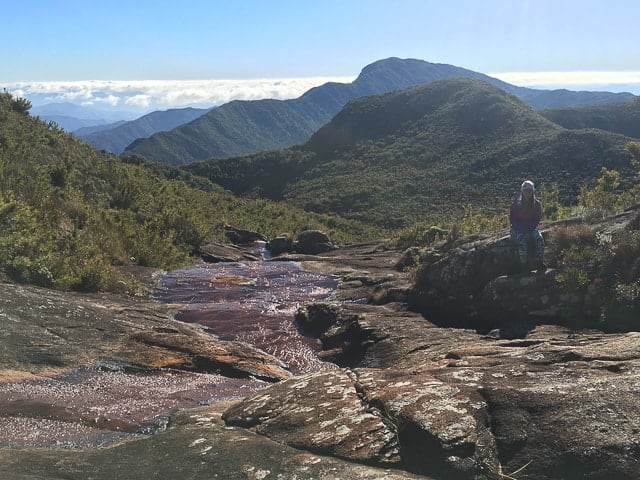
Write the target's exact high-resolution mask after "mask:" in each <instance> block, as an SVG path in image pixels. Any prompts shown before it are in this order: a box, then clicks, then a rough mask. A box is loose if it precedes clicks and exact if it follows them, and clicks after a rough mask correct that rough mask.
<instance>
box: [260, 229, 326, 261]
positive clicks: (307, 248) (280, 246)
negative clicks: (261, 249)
mask: <svg viewBox="0 0 640 480" xmlns="http://www.w3.org/2000/svg"><path fill="white" fill-rule="evenodd" d="M266 248H267V250H269V251H270V252H271V254H272V255H274V256H275V255H280V254H282V253H292V252H295V253H299V254H302V255H317V254H319V253H325V252H329V251H331V250H334V249H336V248H337V247H336V246H335V245H334V244H333V243H331V239H330V238H329V235H327V234H326V233H325V232H322V231H320V230H305V231H304V232H301V233H300V235H298V238H296V240H295V241H294V240H292V239H291V238H290V237H289V235H288V234H282V235H280V236H278V237H275V238H273V239H271V240H270V241H269V242H267V247H266Z"/></svg>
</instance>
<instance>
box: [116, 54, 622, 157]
mask: <svg viewBox="0 0 640 480" xmlns="http://www.w3.org/2000/svg"><path fill="white" fill-rule="evenodd" d="M456 77H465V78H477V79H482V80H484V81H486V82H488V83H491V84H493V85H496V86H498V87H500V88H501V89H503V90H505V91H507V92H510V93H513V94H515V95H517V96H519V97H520V98H522V99H523V100H525V102H527V103H529V104H530V105H532V106H534V108H549V106H558V107H560V106H562V107H564V106H567V105H584V104H594V103H604V102H615V101H626V100H628V99H629V98H632V97H633V95H631V94H614V93H607V92H569V91H563V90H555V91H545V90H534V89H528V88H523V87H516V86H514V85H510V84H508V83H505V82H502V81H500V80H498V79H495V78H492V77H489V76H487V75H484V74H482V73H478V72H474V71H471V70H467V69H464V68H460V67H455V66H453V65H446V64H436V63H429V62H425V61H422V60H416V59H399V58H388V59H385V60H380V61H377V62H374V63H372V64H371V65H368V66H366V67H365V68H364V69H363V70H362V72H361V73H360V75H359V76H358V78H357V79H356V80H354V81H353V82H352V83H349V84H341V83H327V84H325V85H322V86H320V87H316V88H313V89H311V90H309V91H308V92H307V93H305V94H304V95H302V96H301V97H299V98H296V99H293V100H285V101H277V100H266V101H264V100H261V101H244V102H231V103H229V104H225V105H222V106H220V107H218V108H214V109H212V110H211V111H209V112H208V113H206V114H205V115H203V116H202V117H200V118H198V119H196V120H194V121H193V122H190V123H187V124H185V125H182V126H180V127H178V128H176V129H174V130H172V131H170V132H163V133H158V134H155V135H153V136H151V137H150V138H145V139H139V140H136V141H135V142H133V143H132V144H131V145H129V146H128V147H127V148H126V151H127V152H130V153H136V154H139V155H143V156H145V157H146V158H149V159H152V160H155V161H158V162H163V163H169V164H172V165H181V164H185V163H190V162H193V161H198V160H206V159H208V158H212V157H216V158H223V157H229V156H234V155H245V154H250V153H254V152H259V151H263V150H269V149H275V148H284V147H288V146H291V145H295V144H299V143H302V142H305V141H306V140H308V139H309V137H310V136H311V135H312V134H313V133H314V132H316V131H317V130H318V129H319V128H320V127H321V126H322V125H324V124H326V123H327V122H328V121H329V120H330V119H331V118H332V117H333V116H334V115H335V114H336V113H338V111H340V109H341V108H342V107H343V106H344V105H345V104H346V103H347V102H348V101H350V100H352V99H354V98H358V97H362V96H367V95H375V94H380V93H385V92H390V91H394V90H400V89H404V88H407V87H410V86H414V85H418V84H422V83H428V82H432V81H435V80H442V79H447V78H456Z"/></svg>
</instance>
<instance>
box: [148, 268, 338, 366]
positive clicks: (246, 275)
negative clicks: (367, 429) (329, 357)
mask: <svg viewBox="0 0 640 480" xmlns="http://www.w3.org/2000/svg"><path fill="white" fill-rule="evenodd" d="M159 283H160V288H159V289H158V292H157V293H156V298H157V299H158V300H160V301H163V302H169V303H178V304H183V305H184V307H183V308H182V309H181V310H180V312H179V313H178V314H177V315H176V319H178V320H181V321H184V322H188V323H197V324H199V325H202V326H204V327H205V328H206V329H207V330H208V331H209V332H210V333H211V334H213V335H215V336H216V337H218V338H220V339H221V340H231V341H243V342H247V343H249V344H251V345H253V346H255V347H257V348H259V349H261V350H263V351H265V352H267V353H269V354H271V355H274V356H276V357H278V358H279V359H280V360H282V361H284V362H285V363H287V365H289V368H290V370H291V371H292V372H293V373H295V374H299V373H308V372H314V371H320V370H325V369H328V368H334V367H333V366H332V365H330V364H327V363H326V362H322V361H321V360H319V359H318V357H317V352H318V351H319V349H320V345H319V343H318V341H317V340H315V339H311V338H308V337H305V336H303V335H302V334H300V333H299V332H298V330H297V328H296V326H295V324H294V315H295V312H296V310H297V309H298V308H299V307H300V306H301V305H303V304H306V303H311V302H315V301H321V300H325V299H327V298H328V297H329V296H330V295H331V294H332V293H333V292H334V291H335V289H336V287H337V284H338V281H337V279H336V278H335V277H333V276H330V275H325V274H321V273H316V272H309V271H305V270H303V269H301V268H300V266H299V265H298V264H297V263H294V262H249V263H246V264H245V263H216V264H201V265H195V266H191V267H187V268H183V269H179V270H174V271H172V272H168V273H166V274H165V275H163V276H162V277H161V279H160V282H159Z"/></svg>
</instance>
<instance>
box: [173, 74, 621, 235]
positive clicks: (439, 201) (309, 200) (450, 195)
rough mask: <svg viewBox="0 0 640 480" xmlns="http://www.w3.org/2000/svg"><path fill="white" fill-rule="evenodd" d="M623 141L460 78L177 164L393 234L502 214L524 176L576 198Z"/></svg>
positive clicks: (615, 163) (614, 161) (375, 99)
mask: <svg viewBox="0 0 640 480" xmlns="http://www.w3.org/2000/svg"><path fill="white" fill-rule="evenodd" d="M627 141H628V139H627V138H626V137H622V136H619V135H614V134H609V133H606V132H602V131H598V130H581V131H571V130H566V129H564V128H562V127H560V126H558V125H557V124H554V123H552V122H551V121H549V120H547V119H546V118H544V117H542V116H541V115H540V114H538V113H536V112H535V111H534V110H533V109H532V108H531V107H529V106H528V105H525V104H524V103H523V102H522V101H520V100H519V99H518V98H516V97H515V96H513V95H510V94H507V93H505V92H504V91H503V90H501V89H499V88H497V87H494V86H492V85H489V84H488V83H485V82H482V81H480V80H474V79H463V78H459V79H451V80H443V81H437V82H433V83H430V84H427V85H421V86H417V87H413V88H410V89H407V90H403V91H399V92H392V93H388V94H384V95H378V96H371V97H365V98H359V99H356V100H353V101H352V102H350V103H349V104H348V105H347V106H346V107H345V108H344V109H343V110H342V111H341V112H340V113H339V114H338V115H336V116H335V117H334V119H333V120H332V121H331V122H330V123H329V124H327V125H326V126H324V127H323V128H321V129H320V130H319V131H318V132H317V133H316V134H315V135H313V137H312V138H311V139H310V140H309V141H308V142H307V143H306V144H305V145H304V146H299V147H294V148H291V149H288V150H283V151H278V152H268V153H263V154H257V155H253V156H250V157H243V158H234V159H221V160H210V161H207V162H200V163H196V164H191V165H187V166H184V167H183V168H184V169H185V170H186V171H189V172H192V173H196V174H198V175H205V176H207V177H208V178H209V179H211V180H212V181H214V182H216V183H219V184H220V185H223V186H224V187H225V188H227V189H230V190H232V191H234V192H236V193H238V194H252V195H263V196H266V197H268V198H274V199H284V200H286V201H289V202H291V203H293V204H295V205H296V206H299V207H301V208H304V209H309V210H312V211H316V212H323V213H328V212H331V213H339V214H341V215H345V216H347V217H349V218H352V219H358V220H360V221H364V222H370V223H373V224H375V225H378V226H382V227H385V228H398V227H403V226H407V225H409V224H411V223H412V222H415V221H416V220H422V219H432V220H436V219H443V218H450V217H451V215H454V214H455V213H456V212H459V211H460V210H461V209H463V208H464V207H465V206H467V205H472V206H475V207H478V208H481V209H483V210H484V211H485V212H488V213H499V212H503V211H505V210H506V208H507V207H508V205H509V203H510V201H511V198H512V196H513V194H514V193H515V191H516V190H517V188H518V186H519V185H520V182H522V180H523V179H524V178H531V179H532V180H534V181H535V182H536V183H538V184H541V185H546V186H548V187H551V186H552V185H558V186H559V187H560V192H561V195H562V196H563V198H565V199H575V196H576V195H577V194H578V192H579V188H580V185H581V184H583V183H587V182H590V181H592V180H594V179H595V178H597V177H598V175H599V174H600V169H601V167H602V166H606V167H608V168H617V169H619V170H621V171H623V172H627V173H629V175H631V173H630V172H632V171H633V169H632V167H631V162H630V159H631V156H630V154H629V153H628V152H627V151H626V149H625V145H626V142H627ZM629 178H630V177H629Z"/></svg>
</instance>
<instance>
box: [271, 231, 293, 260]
mask: <svg viewBox="0 0 640 480" xmlns="http://www.w3.org/2000/svg"><path fill="white" fill-rule="evenodd" d="M293 248H294V247H293V240H292V239H291V238H290V237H289V235H287V234H283V235H280V236H278V237H275V238H272V239H271V240H269V242H267V245H266V249H267V250H269V251H270V252H271V255H280V254H281V253H286V252H291V251H293Z"/></svg>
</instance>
